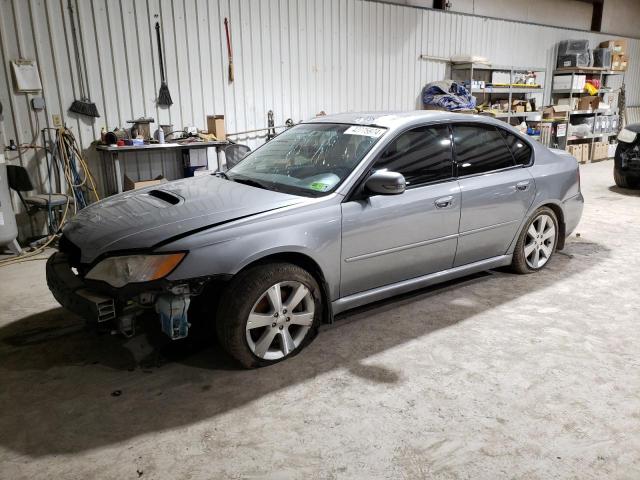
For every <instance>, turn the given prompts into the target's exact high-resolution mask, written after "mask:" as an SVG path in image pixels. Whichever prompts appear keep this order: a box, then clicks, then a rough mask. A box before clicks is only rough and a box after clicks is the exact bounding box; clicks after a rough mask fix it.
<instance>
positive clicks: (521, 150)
mask: <svg viewBox="0 0 640 480" xmlns="http://www.w3.org/2000/svg"><path fill="white" fill-rule="evenodd" d="M498 131H499V132H500V133H501V134H502V136H503V137H504V140H505V141H506V142H507V145H508V146H509V149H510V150H511V153H513V158H514V159H515V161H516V165H529V163H530V162H531V147H530V146H529V145H527V144H526V142H524V141H522V140H520V139H519V138H518V137H516V136H515V135H513V134H511V133H509V132H507V131H506V130H502V129H501V128H499V129H498Z"/></svg>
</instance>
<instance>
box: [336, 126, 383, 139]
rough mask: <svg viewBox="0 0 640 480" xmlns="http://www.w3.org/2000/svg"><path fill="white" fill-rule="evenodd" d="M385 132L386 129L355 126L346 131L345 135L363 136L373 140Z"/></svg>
mask: <svg viewBox="0 0 640 480" xmlns="http://www.w3.org/2000/svg"><path fill="white" fill-rule="evenodd" d="M384 132H385V129H384V128H376V127H362V126H359V125H357V126H356V125H354V126H353V127H349V128H347V129H346V130H345V131H344V133H345V135H363V136H365V137H373V138H379V137H381V136H382V134H383V133H384Z"/></svg>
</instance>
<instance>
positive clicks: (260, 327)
mask: <svg viewBox="0 0 640 480" xmlns="http://www.w3.org/2000/svg"><path fill="white" fill-rule="evenodd" d="M303 295H304V296H303ZM299 298H301V300H299ZM278 300H279V302H280V304H279V305H280V308H276V307H274V305H275V304H277V303H278ZM292 301H297V303H296V304H295V305H293V308H289V309H287V307H289V306H290V303H291V302H292ZM250 315H251V319H250ZM321 318H322V292H321V290H320V287H319V286H318V282H317V281H316V280H315V279H314V278H313V276H312V275H311V274H309V272H307V271H306V270H304V269H303V268H301V267H298V266H297V265H292V264H289V263H270V264H264V265H257V266H255V267H251V268H249V269H247V270H246V271H244V272H241V273H239V274H238V275H236V276H235V277H234V278H233V279H232V280H231V282H230V283H229V285H228V287H227V288H226V290H225V293H224V295H223V296H222V300H221V301H220V305H219V307H218V313H217V321H216V329H217V333H218V341H219V342H220V344H221V346H222V348H223V349H224V350H225V351H226V352H227V353H228V354H229V355H231V356H232V357H233V358H234V359H236V360H237V361H238V362H239V363H240V364H241V365H242V366H243V367H245V368H256V367H264V366H267V365H272V364H274V363H277V362H280V361H282V360H285V359H287V358H290V357H292V356H294V355H296V354H298V353H299V352H300V350H302V349H303V348H304V347H305V346H306V345H308V344H309V343H310V342H311V341H312V340H313V338H315V336H316V334H317V330H318V325H319V323H320V320H321ZM252 324H253V326H251V325H252ZM265 345H266V348H265Z"/></svg>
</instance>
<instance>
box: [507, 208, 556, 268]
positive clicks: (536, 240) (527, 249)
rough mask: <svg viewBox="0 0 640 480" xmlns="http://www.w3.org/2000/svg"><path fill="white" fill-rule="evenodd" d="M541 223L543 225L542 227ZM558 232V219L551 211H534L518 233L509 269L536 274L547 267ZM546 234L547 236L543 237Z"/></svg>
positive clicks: (543, 209) (554, 247) (553, 250)
mask: <svg viewBox="0 0 640 480" xmlns="http://www.w3.org/2000/svg"><path fill="white" fill-rule="evenodd" d="M542 221H544V222H545V225H542V223H541V222H542ZM549 222H551V224H549ZM551 226H552V227H553V231H551ZM534 231H535V235H533V233H534ZM558 232H559V229H558V217H556V214H555V213H554V212H553V210H551V209H550V208H548V207H540V208H539V209H538V210H536V211H535V212H534V213H533V215H531V217H530V218H529V220H528V221H527V223H526V224H525V226H524V228H523V229H522V231H521V232H520V236H519V237H518V241H517V243H516V247H515V249H514V252H513V261H512V263H511V269H512V270H513V271H514V272H516V273H522V274H524V273H533V272H537V271H538V270H541V269H543V268H544V267H545V266H547V264H548V263H549V261H550V260H551V257H552V256H553V253H554V252H555V250H556V246H557V245H558ZM547 234H549V236H547V237H545V235H547ZM531 248H533V250H531ZM536 251H537V255H538V256H537V257H536Z"/></svg>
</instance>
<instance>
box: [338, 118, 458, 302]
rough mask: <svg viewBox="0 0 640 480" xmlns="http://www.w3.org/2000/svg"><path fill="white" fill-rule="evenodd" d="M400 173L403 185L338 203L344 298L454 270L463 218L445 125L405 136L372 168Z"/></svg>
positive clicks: (398, 139)
mask: <svg viewBox="0 0 640 480" xmlns="http://www.w3.org/2000/svg"><path fill="white" fill-rule="evenodd" d="M382 169H386V170H388V171H394V172H400V173H402V174H403V175H404V176H405V179H406V181H407V190H406V191H405V192H404V193H402V194H399V195H374V196H369V197H366V198H360V199H358V200H352V201H347V202H345V203H343V204H342V258H341V260H342V267H341V288H340V294H341V296H342V297H344V296H347V295H351V294H354V293H358V292H363V291H366V290H369V289H372V288H376V287H380V286H383V285H388V284H392V283H395V282H399V281H402V280H407V279H410V278H414V277H419V276H421V275H425V274H428V273H433V272H436V271H440V270H445V269H448V268H451V266H452V264H453V259H454V256H455V252H456V245H457V236H458V224H459V220H460V187H459V186H458V182H457V181H456V180H455V179H454V178H453V161H452V154H451V137H450V133H449V128H448V127H447V126H446V125H436V126H423V127H419V128H415V129H412V130H409V131H407V132H405V133H402V134H400V135H399V136H398V138H396V139H395V140H394V141H393V142H392V143H391V144H390V145H389V146H388V147H387V149H385V151H384V152H383V153H382V155H381V156H380V157H379V158H378V160H377V161H376V162H375V163H374V166H373V170H382Z"/></svg>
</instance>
